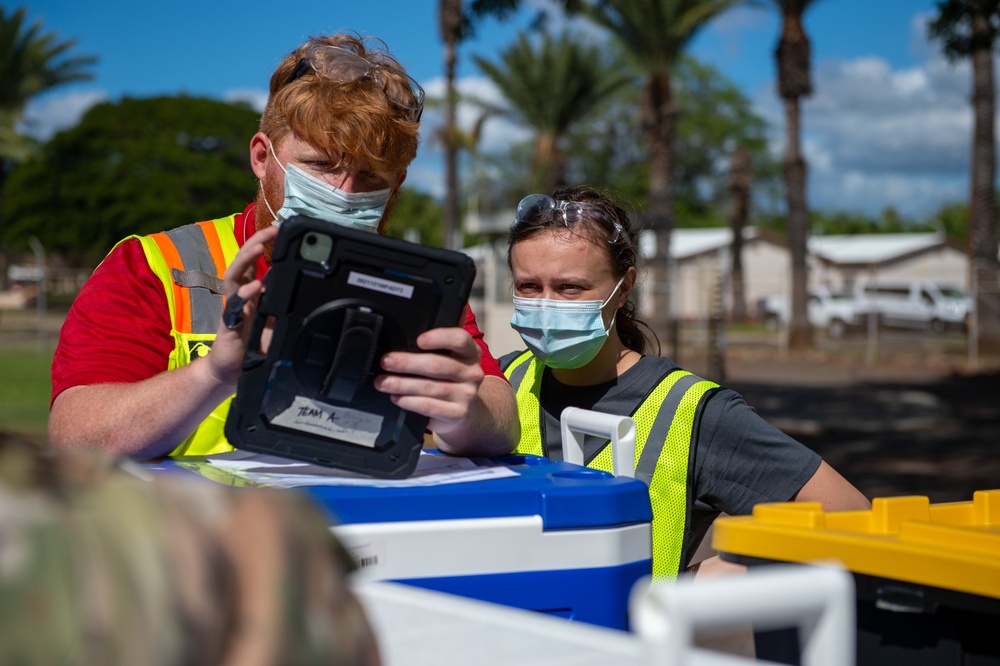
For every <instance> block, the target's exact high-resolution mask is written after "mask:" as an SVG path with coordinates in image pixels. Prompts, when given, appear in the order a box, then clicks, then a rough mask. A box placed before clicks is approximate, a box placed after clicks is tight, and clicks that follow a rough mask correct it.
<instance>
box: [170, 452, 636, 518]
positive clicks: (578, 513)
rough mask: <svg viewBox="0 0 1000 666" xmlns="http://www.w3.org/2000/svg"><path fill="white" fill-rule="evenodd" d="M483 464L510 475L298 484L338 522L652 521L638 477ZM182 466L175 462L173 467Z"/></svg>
mask: <svg viewBox="0 0 1000 666" xmlns="http://www.w3.org/2000/svg"><path fill="white" fill-rule="evenodd" d="M474 462H476V463H477V464H481V465H497V464H503V465H506V466H507V467H508V468H510V469H512V470H514V471H515V472H517V474H516V475H515V476H509V477H505V478H498V479H489V480H485V481H473V482H466V483H447V484H441V485H429V486H428V485H421V486H412V485H401V486H400V487H393V486H392V485H391V484H390V485H387V483H386V482H385V480H381V479H380V482H382V483H380V485H378V486H358V485H316V486H302V487H301V488H299V490H303V491H305V492H307V493H308V494H309V495H310V496H311V497H312V498H313V499H315V500H316V501H317V502H318V503H319V504H320V505H321V506H323V507H324V508H325V509H326V510H328V511H329V512H330V513H332V514H333V520H334V522H336V523H342V524H358V523H383V522H402V521H418V520H457V519H469V518H507V517H518V516H534V515H538V516H541V518H542V523H543V526H544V527H543V529H545V530H567V529H588V528H606V527H616V526H620V525H629V524H634V523H648V522H651V521H652V519H653V512H652V508H651V506H650V501H649V489H648V488H647V486H646V484H645V483H643V482H642V481H639V480H637V479H633V478H628V477H615V476H613V475H611V474H609V473H607V472H602V471H600V470H595V469H590V468H587V467H580V466H578V465H573V464H570V463H567V462H563V461H550V460H548V459H547V458H543V457H540V456H531V455H526V456H520V455H511V456H504V457H501V458H496V459H489V460H486V459H482V460H475V459H474ZM178 463H180V464H178ZM151 467H154V468H160V469H164V470H181V469H184V470H187V471H189V472H195V473H198V474H200V475H202V476H205V477H207V478H210V479H212V480H213V481H216V482H220V483H225V484H227V485H237V486H247V485H254V484H249V483H247V482H246V481H245V480H244V479H241V478H238V477H236V476H232V477H230V478H223V477H225V476H226V472H223V471H220V470H219V469H218V468H216V467H213V466H212V465H209V464H207V463H203V464H199V463H198V462H197V459H194V458H187V459H183V460H175V461H167V462H165V463H161V464H159V465H153V466H151Z"/></svg>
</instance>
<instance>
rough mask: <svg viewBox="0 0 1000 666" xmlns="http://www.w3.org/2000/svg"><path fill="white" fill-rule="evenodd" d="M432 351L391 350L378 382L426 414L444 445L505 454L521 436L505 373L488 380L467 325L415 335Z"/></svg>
mask: <svg viewBox="0 0 1000 666" xmlns="http://www.w3.org/2000/svg"><path fill="white" fill-rule="evenodd" d="M417 346H418V347H420V348H421V349H424V350H426V351H427V352H428V353H413V352H390V353H388V354H386V355H385V356H383V357H382V369H383V370H385V371H386V372H387V373H390V374H382V375H379V376H378V377H376V378H375V388H377V389H378V390H379V391H381V392H383V393H388V394H390V395H391V397H392V401H393V403H394V404H396V405H397V406H399V407H401V408H403V409H406V410H409V411H411V412H416V413H418V414H423V415H424V416H427V417H428V418H429V419H430V421H429V422H428V426H427V427H428V428H429V429H430V430H431V431H432V432H433V433H434V435H435V437H436V438H437V443H438V446H439V448H441V450H442V451H446V452H448V453H461V454H466V455H485V456H493V455H503V454H506V453H509V452H510V451H511V450H512V449H513V447H514V445H515V444H516V441H517V433H518V423H517V408H516V405H515V403H514V392H513V390H512V389H511V388H510V385H509V384H507V383H506V382H505V381H503V380H502V379H498V378H496V377H491V378H488V379H485V380H484V374H483V369H482V367H481V366H480V364H479V359H480V356H481V355H482V352H481V351H480V349H479V345H477V344H476V341H475V340H473V339H472V336H471V335H469V332H468V331H466V330H465V329H464V328H459V327H455V328H436V329H432V330H430V331H425V332H424V333H422V334H421V335H420V336H419V337H418V338H417Z"/></svg>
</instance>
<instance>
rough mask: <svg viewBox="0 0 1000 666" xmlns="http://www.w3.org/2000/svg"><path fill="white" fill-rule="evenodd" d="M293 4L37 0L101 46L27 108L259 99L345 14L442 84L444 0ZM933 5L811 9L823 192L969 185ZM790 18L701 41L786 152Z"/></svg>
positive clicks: (904, 205) (414, 69) (909, 204)
mask: <svg viewBox="0 0 1000 666" xmlns="http://www.w3.org/2000/svg"><path fill="white" fill-rule="evenodd" d="M543 1H544V0H534V1H532V2H528V3H527V5H526V6H527V7H533V6H538V5H540V4H541V3H542V2H543ZM5 5H6V6H8V7H12V6H17V5H12V4H11V3H5ZM284 6H285V7H287V8H288V9H287V11H283V8H282V3H274V2H261V1H260V0H243V1H241V2H235V1H234V0H201V1H200V2H194V1H192V0H175V1H173V2H162V3H147V2H134V1H133V2H129V1H127V0H89V1H87V2H83V1H81V0H32V1H31V2H28V3H27V7H28V15H29V18H30V19H31V20H35V19H39V20H41V21H43V25H44V28H45V30H47V31H55V32H57V33H58V34H59V36H60V37H62V38H73V39H75V40H76V41H77V50H78V52H80V53H89V54H94V55H97V56H98V57H99V59H100V61H99V63H98V65H97V67H96V69H95V73H96V78H95V79H94V80H93V81H89V82H86V83H80V84H75V85H72V86H66V87H63V88H60V89H57V90H55V91H52V92H51V93H49V94H47V95H45V96H43V97H41V98H40V99H38V100H37V101H36V102H35V103H33V104H32V106H31V107H30V108H29V110H28V113H27V116H26V120H27V121H28V123H29V129H30V131H32V132H34V133H36V134H37V135H39V136H42V137H44V136H48V135H50V134H51V133H52V132H53V131H55V130H57V129H61V128H63V127H66V126H69V125H71V124H72V123H74V122H75V121H76V120H77V119H78V118H79V116H80V114H81V113H82V112H83V111H84V110H85V109H86V108H88V107H89V106H90V105H91V104H93V103H95V102H96V101H99V100H102V99H117V98H119V97H121V96H123V95H128V96H133V97H143V96H151V95H161V94H167V95H169V94H177V93H186V94H190V95H204V96H209V97H213V98H218V99H233V98H241V99H249V100H251V101H253V102H254V103H255V104H258V105H259V104H261V103H262V101H263V99H264V96H265V94H266V92H265V91H266V87H267V81H268V77H269V76H270V72H271V70H272V69H273V67H274V66H275V65H276V64H277V62H278V61H279V60H280V58H281V57H282V56H283V55H284V54H285V53H287V52H288V51H289V50H291V49H292V48H294V47H295V46H296V45H297V44H298V43H299V42H300V41H301V40H302V39H304V38H305V37H308V36H309V35H314V34H320V33H328V32H334V31H337V30H340V29H353V30H356V31H357V32H359V33H361V34H363V35H375V36H378V37H381V38H382V39H384V40H385V41H386V42H387V43H388V45H389V47H390V49H391V51H392V52H393V53H394V54H395V55H396V56H397V57H398V58H399V59H400V60H401V61H402V62H403V64H404V65H406V66H407V68H408V69H409V70H410V73H411V74H412V75H413V76H414V78H416V79H417V80H418V81H420V82H421V83H422V84H423V85H424V87H425V88H427V90H428V93H429V94H434V93H435V92H436V91H437V92H440V91H441V90H442V89H443V83H442V54H443V49H442V46H441V43H440V40H439V38H438V33H437V0H397V1H394V2H384V1H379V0H371V1H369V2H350V3H346V2H345V3H323V2H311V3H298V2H295V3H292V2H286V3H284ZM934 6H935V2H934V0H823V1H822V2H819V3H817V4H816V5H815V6H814V8H813V9H811V10H810V12H809V13H808V14H807V17H806V28H807V30H808V31H809V33H810V36H811V38H812V41H813V67H814V83H815V88H816V94H815V95H814V96H813V97H812V98H810V99H809V100H807V101H806V102H805V103H804V105H803V125H804V144H805V150H806V155H807V158H808V159H809V164H810V190H809V198H810V203H811V204H812V205H814V206H816V207H818V208H822V209H826V210H833V209H839V210H848V211H860V212H865V213H869V214H878V213H879V212H881V211H882V210H883V209H884V208H886V207H888V206H892V207H895V208H896V209H897V210H899V211H900V212H902V213H903V214H904V215H906V216H908V217H911V218H913V219H924V218H926V217H928V216H930V215H932V214H933V213H934V211H935V210H936V209H937V207H938V206H940V205H941V204H942V203H944V202H951V201H958V200H961V199H963V198H964V197H965V196H966V193H967V191H968V185H967V183H968V177H967V173H966V168H967V165H968V145H969V142H970V133H971V126H972V125H971V118H972V116H971V110H970V109H969V104H968V97H969V88H970V79H971V74H970V71H969V68H968V66H967V65H959V66H952V65H950V64H949V63H947V62H946V61H944V60H943V58H942V57H941V56H940V53H939V49H938V48H937V45H936V44H929V43H928V41H927V38H926V30H925V28H924V27H923V26H924V23H925V22H926V18H927V17H928V16H930V15H931V14H932V13H933V10H934ZM530 11H531V10H530V9H529V10H526V11H525V12H522V15H518V16H516V17H514V18H512V19H511V20H509V21H507V22H505V23H499V22H497V21H493V20H490V21H487V22H486V23H484V24H482V25H481V26H480V29H479V31H478V36H477V38H476V39H474V40H472V41H471V42H468V43H466V44H464V45H463V46H462V47H461V50H460V58H461V60H460V66H459V76H460V78H461V85H462V86H464V87H467V88H468V89H475V90H477V91H479V92H480V94H490V86H489V85H488V83H487V82H486V80H485V79H484V78H483V77H482V76H481V74H480V73H479V72H478V71H477V70H476V68H475V66H474V64H473V63H472V62H471V58H469V56H470V55H471V54H477V55H484V56H486V57H491V58H492V57H495V56H496V54H498V53H499V51H500V50H502V49H503V48H504V47H505V46H506V45H507V44H509V43H510V42H511V41H512V40H513V39H514V38H515V37H516V35H517V33H518V30H519V29H521V28H522V27H523V26H524V24H525V23H526V20H527V14H528V13H529V12H530ZM778 27H779V22H778V17H777V16H776V14H775V13H774V12H772V11H768V10H766V9H760V8H757V9H754V8H740V9H736V10H731V11H730V12H728V13H726V14H723V15H722V16H720V17H719V18H717V19H716V20H715V21H714V22H713V23H711V24H710V25H709V26H708V27H707V28H706V29H705V30H704V31H703V32H702V33H701V34H700V35H699V36H698V38H697V39H696V40H695V42H694V43H693V45H692V49H691V50H692V52H693V54H694V55H695V56H696V57H698V58H699V59H701V60H702V61H704V62H708V63H711V64H712V65H714V66H715V67H717V68H718V69H719V70H721V71H722V72H723V73H724V74H725V75H726V76H727V77H729V78H730V80H732V81H733V83H735V84H736V85H737V86H739V87H740V88H741V89H742V90H743V91H744V93H745V94H746V95H747V97H749V98H750V99H751V100H753V103H754V106H755V109H756V110H757V112H758V113H759V114H761V115H762V116H764V117H765V118H766V119H768V120H769V121H770V122H771V123H772V126H773V130H774V146H773V147H774V150H775V151H780V150H781V144H782V135H783V116H782V113H781V107H780V105H779V103H778V101H777V99H776V97H775V95H774V71H775V66H774V57H773V50H774V45H775V42H776V39H777V35H778ZM461 117H462V116H460V118H461ZM470 117H471V116H470ZM438 120H439V119H438V118H437V117H436V114H435V113H433V112H429V113H427V114H425V122H424V127H423V129H422V132H423V139H422V144H423V145H422V147H421V152H420V156H419V157H418V159H417V161H416V162H415V163H414V165H413V167H412V168H411V171H410V178H409V180H408V183H411V184H415V185H416V186H418V187H421V188H422V189H425V190H427V191H430V192H432V193H435V194H439V193H440V192H441V190H442V188H443V177H442V175H441V172H442V160H441V154H440V151H439V149H438V147H437V146H436V145H434V142H433V140H432V139H431V138H430V137H431V136H432V132H433V128H434V124H435V123H436V122H438ZM519 132H520V130H519V129H518V128H516V127H513V126H510V125H507V124H505V123H504V122H502V121H495V122H493V124H492V125H491V126H490V127H489V128H488V132H487V136H486V137H485V138H484V147H485V148H486V149H489V148H490V147H491V146H493V147H499V146H502V145H504V144H505V143H506V142H508V141H509V140H510V138H511V137H512V136H520V133H519ZM248 139H249V137H248Z"/></svg>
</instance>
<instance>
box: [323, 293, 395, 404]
mask: <svg viewBox="0 0 1000 666" xmlns="http://www.w3.org/2000/svg"><path fill="white" fill-rule="evenodd" d="M381 331H382V315H380V314H377V313H375V312H373V311H372V310H371V308H366V307H364V306H359V307H356V308H349V309H348V310H347V312H346V313H345V316H344V325H343V327H342V328H341V332H340V344H338V345H337V353H336V355H335V356H334V357H333V364H332V365H331V366H330V371H329V372H328V373H327V375H326V379H325V380H324V381H323V395H325V396H326V397H327V398H328V399H330V400H333V401H336V402H343V403H350V402H352V401H353V400H354V396H355V395H356V394H357V391H358V388H359V387H360V386H361V385H362V384H364V383H365V380H366V379H367V378H368V376H369V375H370V374H371V372H372V362H373V361H374V360H375V352H376V351H377V349H378V338H379V333H381Z"/></svg>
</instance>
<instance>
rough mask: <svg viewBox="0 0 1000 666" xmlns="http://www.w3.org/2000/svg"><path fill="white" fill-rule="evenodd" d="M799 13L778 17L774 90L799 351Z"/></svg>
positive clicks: (804, 57) (803, 315) (805, 44)
mask: <svg viewBox="0 0 1000 666" xmlns="http://www.w3.org/2000/svg"><path fill="white" fill-rule="evenodd" d="M789 4H795V3H789ZM803 9H804V7H802V6H797V7H796V8H795V9H794V10H789V11H784V12H783V13H782V25H781V38H780V39H779V41H778V48H777V49H776V51H775V57H776V59H777V63H778V91H779V94H780V95H781V97H782V99H784V101H785V137H786V138H785V141H786V146H785V162H784V176H785V201H786V203H787V208H788V211H787V212H788V250H789V253H790V254H791V260H792V271H791V280H792V289H791V292H792V302H791V316H790V317H789V323H788V349H789V351H791V352H803V351H807V350H809V349H812V347H813V330H812V326H811V325H810V324H809V315H808V311H807V308H808V302H807V298H808V295H807V294H808V282H809V280H808V278H809V275H808V267H807V265H806V253H807V243H808V237H809V206H808V204H807V201H806V162H805V159H803V157H802V148H801V145H800V143H799V137H800V135H801V128H800V120H799V99H800V98H801V97H804V96H807V95H809V94H811V93H812V80H811V65H810V58H811V50H812V49H811V46H810V44H809V37H808V35H806V32H805V29H804V28H803V26H802V11H803Z"/></svg>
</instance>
